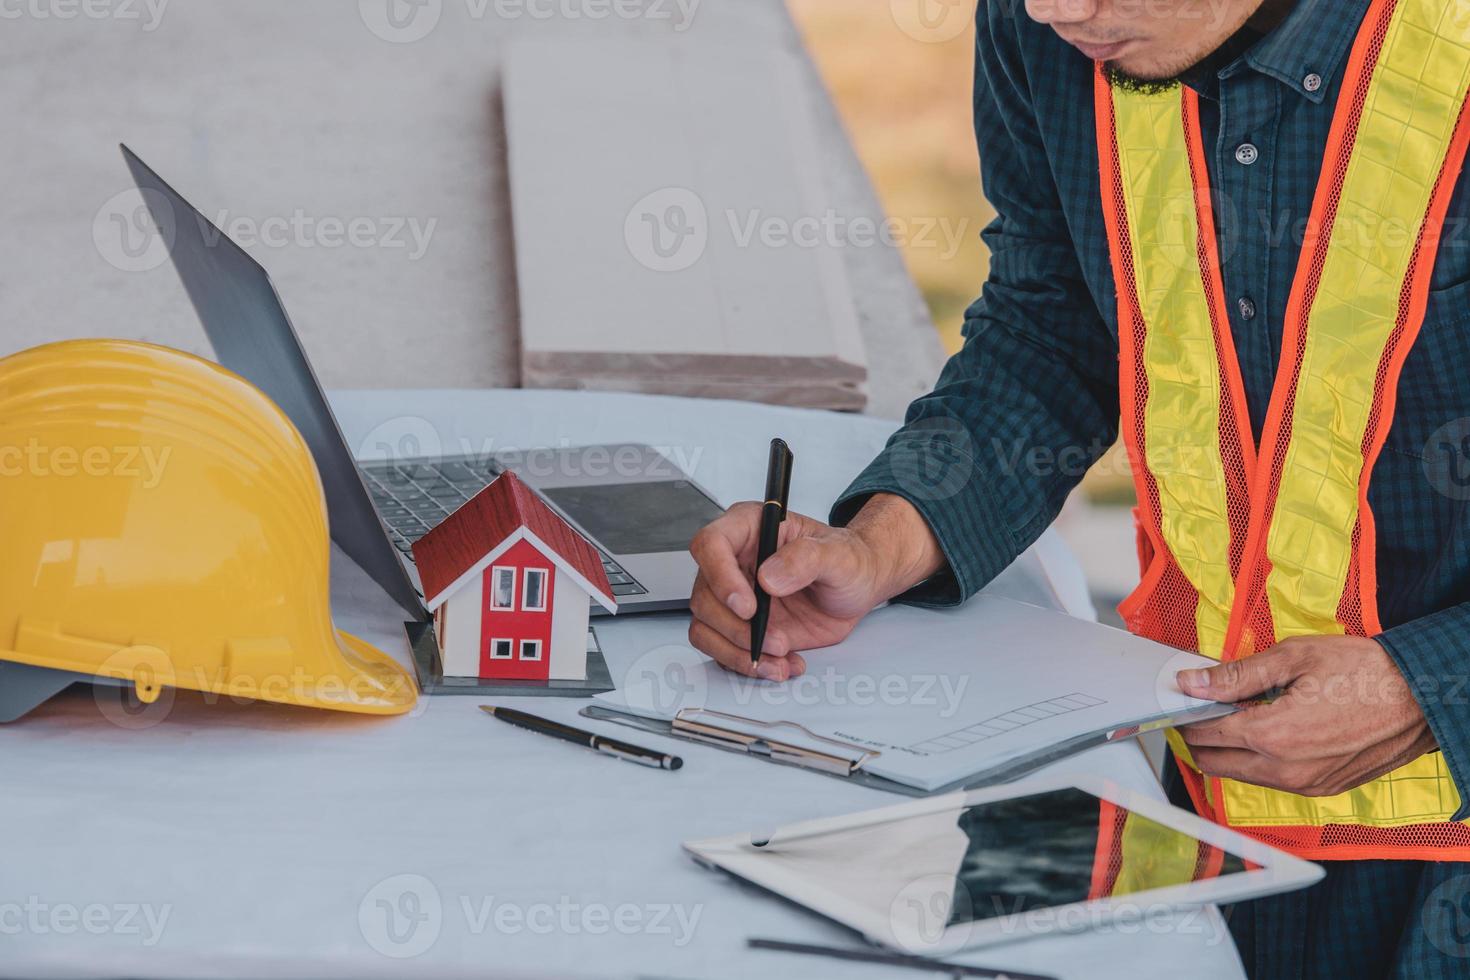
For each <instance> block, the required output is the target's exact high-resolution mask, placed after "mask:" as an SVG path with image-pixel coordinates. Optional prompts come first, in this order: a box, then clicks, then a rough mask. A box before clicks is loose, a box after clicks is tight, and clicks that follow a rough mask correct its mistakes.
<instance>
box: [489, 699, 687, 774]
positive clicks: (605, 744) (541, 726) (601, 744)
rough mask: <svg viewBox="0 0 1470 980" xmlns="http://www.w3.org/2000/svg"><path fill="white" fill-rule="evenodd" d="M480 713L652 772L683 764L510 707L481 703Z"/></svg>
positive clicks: (661, 754)
mask: <svg viewBox="0 0 1470 980" xmlns="http://www.w3.org/2000/svg"><path fill="white" fill-rule="evenodd" d="M480 710H481V711H483V712H485V713H486V714H487V715H493V716H494V717H496V718H499V719H500V720H501V721H504V722H508V723H509V724H512V725H515V726H516V727H517V728H524V729H526V730H527V731H532V732H540V733H541V734H542V735H550V736H551V737H552V738H559V739H562V740H564V741H567V742H574V743H576V744H577V745H581V746H584V747H586V748H589V749H595V750H596V751H598V752H601V753H603V754H604V755H610V756H614V757H615V758H618V759H623V760H625V761H627V762H636V763H638V764H639V765H640V766H651V767H652V768H654V769H679V768H682V767H683V765H684V760H683V759H681V758H679V757H678V756H677V755H668V754H666V753H664V752H655V751H654V750H653V749H645V748H640V747H639V746H637V745H633V744H632V743H630V742H620V741H618V740H617V739H615V738H608V737H607V736H605V735H598V734H595V733H593V732H586V731H583V730H582V729H580V728H573V727H572V726H571V725H563V724H562V723H561V722H559V721H552V720H551V719H550V718H539V717H537V716H536V715H528V714H526V713H525V712H524V711H517V710H515V709H514V708H497V707H495V706H494V705H489V704H482V705H480Z"/></svg>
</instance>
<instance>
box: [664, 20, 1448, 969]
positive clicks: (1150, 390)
mask: <svg viewBox="0 0 1470 980" xmlns="http://www.w3.org/2000/svg"><path fill="white" fill-rule="evenodd" d="M978 23H979V30H978V43H977V50H976V70H975V103H974V104H975V126H976V131H977V134H978V140H979V147H980V154H981V164H982V175H983V178H984V185H985V191H986V193H987V196H988V197H989V199H990V201H991V203H992V204H993V205H994V206H995V209H996V211H997V213H998V217H997V218H996V220H995V221H994V222H993V223H992V224H991V225H990V227H989V228H988V229H987V230H986V232H985V236H984V237H985V239H986V242H987V243H988V245H989V247H990V250H991V267H990V277H989V280H988V282H987V283H986V285H985V288H984V292H983V295H982V296H981V298H980V299H979V300H978V301H977V302H976V303H975V304H974V305H973V306H972V307H971V308H970V310H969V311H968V314H967V318H966V324H965V346H964V348H963V350H961V351H960V353H959V354H957V355H956V356H955V357H954V358H953V359H951V361H950V362H949V363H948V365H947V366H946V367H945V369H944V372H943V374H942V375H941V377H940V379H939V382H938V384H937V385H936V387H935V389H934V391H933V392H931V393H930V394H928V395H925V396H923V397H922V398H920V399H918V400H917V401H916V402H914V404H913V405H912V406H911V407H910V409H909V412H908V418H907V422H906V425H905V427H904V428H903V429H902V430H901V431H900V432H899V433H898V434H897V435H896V436H895V437H894V439H893V440H892V441H891V442H890V444H889V446H888V447H887V449H886V450H885V451H884V453H883V454H882V455H880V456H879V457H878V459H877V460H875V461H874V462H873V464H872V465H871V466H869V467H868V469H867V470H866V471H865V472H864V473H863V474H862V475H860V476H859V477H858V479H857V480H856V481H855V482H854V483H853V485H852V486H851V487H850V488H849V490H848V491H847V492H846V494H845V495H844V496H843V498H842V499H841V500H839V501H838V503H837V505H836V506H835V507H834V509H833V511H832V514H831V524H830V525H827V524H822V523H820V522H819V521H817V520H814V519H811V518H807V517H799V516H794V517H793V518H792V519H791V520H789V521H788V522H787V523H786V525H785V526H784V528H783V534H782V546H781V548H780V550H779V551H778V552H777V554H776V555H775V556H774V557H773V558H772V559H771V560H770V561H769V562H767V563H766V564H765V565H764V566H763V567H762V568H761V570H760V579H761V582H762V584H763V585H764V586H765V588H766V589H767V591H769V592H770V593H771V594H772V595H773V596H775V597H777V598H776V600H775V602H774V605H773V611H772V617H771V626H770V629H769V630H768V632H767V634H766V639H765V645H764V650H763V652H764V656H763V657H762V659H761V661H760V665H759V668H758V673H759V674H760V675H761V676H762V677H765V678H768V679H771V680H775V681H781V680H785V679H787V678H791V677H795V676H797V675H799V674H801V673H802V671H803V670H804V669H805V661H804V659H803V657H802V655H801V651H803V650H807V649H812V648H817V647H823V646H827V645H829V644H832V643H834V642H836V641H838V640H840V639H842V638H843V637H844V636H846V635H847V633H848V632H849V631H850V630H851V629H852V628H853V627H854V625H855V624H856V623H857V622H858V621H859V620H860V619H861V618H862V617H863V616H864V615H865V614H866V613H867V612H868V611H869V610H871V609H872V608H873V607H874V606H875V605H877V604H878V603H880V602H883V601H884V600H887V599H890V598H898V599H900V600H901V601H906V602H915V603H923V604H931V605H946V604H953V603H958V602H961V601H963V600H964V599H966V598H968V597H969V596H970V595H972V594H973V593H974V592H975V591H976V590H978V589H979V588H980V587H982V586H983V585H984V584H985V583H986V582H988V581H989V580H990V579H991V578H992V577H993V576H994V575H996V574H997V573H998V572H999V571H1001V570H1002V569H1003V568H1004V567H1005V566H1006V565H1007V564H1008V563H1009V562H1011V561H1012V560H1013V559H1014V558H1015V557H1016V556H1017V555H1018V554H1019V553H1020V552H1021V551H1022V550H1023V549H1024V548H1025V547H1026V546H1027V545H1029V544H1030V543H1031V542H1032V541H1034V540H1035V539H1036V538H1037V537H1038V536H1039V535H1040V534H1041V533H1042V531H1043V530H1044V529H1045V528H1046V527H1047V526H1048V525H1049V524H1050V523H1051V521H1052V520H1053V519H1054V517H1055V516H1056V514H1057V512H1058V510H1059V509H1060V507H1061V505H1062V502H1063V500H1064V498H1065V497H1066V495H1067V493H1068V491H1069V490H1071V489H1072V487H1073V486H1074V484H1075V483H1076V480H1077V479H1078V477H1079V476H1080V469H1081V468H1080V467H1073V468H1070V469H1069V468H1067V467H1060V466H1052V465H1034V461H1035V460H1065V459H1067V458H1068V455H1069V453H1070V454H1073V455H1075V454H1077V453H1078V451H1079V448H1078V447H1083V448H1084V449H1086V451H1087V458H1088V462H1089V464H1090V462H1091V461H1093V460H1095V458H1096V456H1097V454H1098V452H1099V451H1100V450H1099V449H1098V448H1097V447H1103V446H1107V445H1109V444H1110V443H1111V442H1112V441H1113V439H1114V438H1115V437H1116V435H1117V434H1118V432H1119V425H1120V423H1119V420H1120V418H1121V429H1122V435H1123V437H1124V440H1125V442H1126V443H1127V447H1128V450H1129V458H1130V461H1131V463H1132V467H1133V470H1134V474H1135V481H1136V485H1137V489H1138V495H1139V501H1140V506H1139V511H1138V516H1139V550H1140V559H1141V561H1142V563H1143V571H1144V574H1143V583H1142V585H1141V586H1140V587H1139V590H1138V591H1137V592H1135V593H1134V594H1133V595H1132V596H1130V597H1129V598H1128V600H1126V601H1125V602H1124V603H1123V605H1122V606H1121V607H1120V613H1121V614H1122V615H1123V617H1124V620H1125V621H1126V623H1127V624H1128V626H1129V628H1130V629H1132V630H1133V631H1135V632H1138V633H1140V634H1142V635H1145V636H1149V637H1152V638H1154V639H1158V640H1161V641H1163V642H1167V643H1171V644H1173V645H1175V646H1179V647H1183V648H1188V649H1195V650H1199V651H1200V652H1202V653H1205V654H1208V655H1209V656H1211V657H1214V658H1217V659H1220V660H1222V663H1221V665H1220V666H1218V667H1215V668H1213V669H1211V670H1208V671H1186V672H1183V673H1181V675H1180V683H1181V685H1183V686H1184V688H1185V689H1186V690H1187V691H1189V692H1190V693H1192V694H1196V695H1198V696H1200V697H1204V698H1210V699H1213V700H1219V701H1232V702H1235V701H1245V700H1248V699H1252V698H1256V697H1257V696H1259V695H1264V694H1266V693H1268V692H1271V691H1273V690H1275V689H1280V690H1281V692H1282V693H1281V694H1280V695H1279V696H1278V697H1276V698H1275V699H1274V700H1273V701H1271V703H1269V704H1259V705H1257V706H1253V707H1249V708H1247V709H1245V710H1243V711H1241V712H1239V713H1237V714H1236V715H1234V716H1232V717H1230V718H1228V719H1226V720H1223V721H1219V722H1212V723H1206V724H1202V725H1196V726H1191V727H1190V728H1187V729H1184V730H1183V731H1182V732H1177V733H1173V737H1172V738H1171V742H1172V744H1173V747H1174V749H1175V753H1174V755H1175V756H1176V757H1177V759H1174V760H1171V762H1170V765H1169V771H1168V773H1167V774H1166V775H1167V776H1168V782H1169V784H1170V791H1171V797H1172V798H1173V799H1175V801H1176V802H1178V803H1180V804H1181V805H1185V806H1188V805H1191V803H1192V804H1193V805H1194V806H1195V807H1196V808H1197V809H1198V810H1199V811H1200V812H1201V813H1204V814H1205V815H1207V816H1209V817H1211V818H1212V819H1215V820H1218V821H1221V822H1223V823H1226V824H1229V825H1231V826H1234V827H1236V828H1237V829H1239V830H1241V831H1242V832H1245V833H1250V834H1253V835H1255V836H1257V837H1259V838H1261V839H1263V840H1266V841H1268V842H1270V843H1273V844H1275V845H1277V846H1280V847H1285V848H1287V849H1290V850H1293V851H1295V852H1296V853H1298V854H1302V855H1303V856H1306V857H1309V858H1311V859H1314V860H1320V861H1322V862H1323V863H1324V864H1325V865H1326V867H1327V869H1328V876H1327V878H1326V879H1325V881H1324V882H1322V883H1321V884H1320V885H1318V886H1316V887H1314V888H1312V889H1310V890H1307V891H1304V892H1301V893H1297V894H1293V895H1287V896H1280V897H1277V898H1272V899H1266V900H1262V901H1258V902H1254V903H1250V904H1248V905H1243V906H1239V907H1237V908H1235V909H1233V910H1231V929H1232V932H1233V933H1234V935H1235V937H1236V940H1237V943H1238V945H1239V948H1240V950H1241V954H1242V957H1243V959H1244V961H1245V963H1246V965H1247V968H1248V969H1249V970H1250V972H1251V973H1252V974H1253V975H1257V976H1272V977H1277V976H1279V977H1300V976H1321V977H1343V976H1387V975H1392V976H1405V977H1408V976H1413V977H1422V976H1426V975H1450V974H1451V973H1454V972H1456V971H1462V972H1463V971H1465V970H1466V968H1467V967H1470V960H1467V959H1465V958H1463V957H1465V956H1466V955H1470V869H1467V867H1466V865H1465V864H1463V863H1462V862H1466V861H1470V827H1467V825H1466V824H1464V823H1462V822H1461V821H1463V820H1465V819H1466V818H1467V816H1470V808H1467V807H1465V806H1464V804H1463V803H1462V801H1463V800H1465V799H1467V797H1470V707H1467V700H1466V697H1467V695H1466V692H1465V690H1464V688H1465V684H1464V681H1465V677H1466V666H1465V665H1466V664H1467V657H1466V653H1467V651H1470V601H1467V600H1470V512H1467V504H1466V501H1467V500H1470V488H1467V486H1466V482H1467V481H1465V480H1464V479H1463V471H1462V469H1461V467H1460V464H1461V462H1462V461H1461V460H1460V459H1459V455H1460V454H1462V453H1467V448H1466V447H1467V446H1470V421H1467V420H1470V303H1467V300H1470V247H1467V242H1466V239H1465V235H1464V219H1465V216H1466V209H1467V207H1470V202H1467V201H1466V195H1465V193H1464V188H1465V185H1466V183H1467V182H1470V181H1467V179H1465V178H1462V177H1460V173H1461V166H1462V164H1463V161H1464V156H1465V150H1466V143H1467V142H1470V124H1467V119H1470V114H1467V113H1465V112H1463V109H1464V106H1465V102H1466V93H1467V91H1470V3H1466V2H1465V0H1264V2H1263V0H1147V2H1144V0H1027V2H1026V4H1025V9H1024V10H1022V9H1020V6H1019V5H1018V4H1017V3H1015V2H1014V0H989V2H983V3H982V4H981V9H980V12H979V18H978ZM1032 450H1040V451H1041V452H1039V453H1035V452H1032ZM758 518H759V510H758V506H757V505H754V504H742V505H739V506H737V507H734V508H732V509H731V510H730V512H729V513H728V514H727V515H726V516H724V517H723V518H721V519H720V520H719V521H717V522H715V523H714V524H713V525H711V526H710V527H709V528H707V529H706V530H705V531H704V532H703V533H702V534H700V536H699V537H698V538H697V539H696V540H695V542H694V544H693V546H692V550H693V552H694V555H695V557H696V558H697V560H698V562H699V565H700V575H699V579H698V582H697V583H696V587H695V592H694V596H693V604H692V607H693V613H694V619H693V623H692V625H691V627H690V639H691V642H693V643H694V645H695V646H697V647H698V648H699V649H700V650H702V651H704V652H705V653H707V654H708V655H709V656H711V657H713V658H714V659H716V660H717V661H719V662H720V663H721V664H723V665H725V666H726V667H728V668H730V669H731V670H737V671H741V672H749V671H750V670H751V667H750V663H749V655H748V652H747V650H746V644H747V643H748V637H749V635H750V634H749V626H748V624H747V622H746V620H747V618H748V617H749V616H750V615H751V613H752V612H753V610H754V608H755V599H754V595H753V594H752V591H751V583H750V579H749V576H750V574H751V569H752V566H753V564H754V552H755V546H756V528H757V522H758Z"/></svg>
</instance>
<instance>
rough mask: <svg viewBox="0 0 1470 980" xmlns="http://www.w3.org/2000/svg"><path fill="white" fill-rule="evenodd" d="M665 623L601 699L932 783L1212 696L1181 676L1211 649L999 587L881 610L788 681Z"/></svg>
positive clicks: (913, 782) (810, 657) (809, 658)
mask: <svg viewBox="0 0 1470 980" xmlns="http://www.w3.org/2000/svg"><path fill="white" fill-rule="evenodd" d="M668 628H669V629H670V631H671V635H670V636H669V637H668V640H669V642H668V643H667V644H666V645H663V646H660V647H658V648H656V649H654V650H651V651H650V652H648V653H647V654H645V656H644V658H643V659H642V660H640V661H639V664H638V668H637V669H636V670H635V671H633V672H630V674H629V675H628V676H627V677H626V679H625V683H624V684H623V686H622V687H621V688H620V689H619V690H618V691H615V692H610V693H608V694H603V695H599V696H598V700H599V701H601V702H602V703H604V704H606V705H608V706H609V707H613V708H618V709H621V710H625V711H628V712H629V713H632V714H637V715H641V716H643V717H648V718H657V719H660V720H665V721H667V720H672V719H673V718H674V716H675V715H676V714H678V713H679V712H680V711H684V712H685V716H684V717H686V718H688V717H696V718H699V719H701V720H705V721H710V722H713V723H716V724H718V725H720V726H721V727H724V728H728V729H730V730H732V731H740V732H744V733H747V734H763V735H766V736H768V737H769V738H771V739H773V740H776V741H780V742H786V743H793V744H797V745H801V746H803V747H808V748H820V749H822V750H824V751H829V752H832V753H833V754H841V755H844V756H845V757H849V758H853V759H857V758H859V757H861V755H862V750H868V751H871V752H876V753H877V754H876V755H873V756H869V757H868V758H867V759H866V760H864V762H863V765H862V768H863V769H864V770H865V771H867V772H869V773H872V774H873V775H876V776H882V777H884V778H887V779H890V780H893V781H895V782H898V783H901V784H903V785H906V786H911V787H914V788H916V789H920V790H926V791H927V790H934V789H937V788H939V787H942V786H946V785H949V784H950V783H953V782H955V781H957V780H962V779H965V778H967V777H969V776H971V775H973V774H976V773H981V772H984V771H986V770H989V769H992V768H994V767H997V766H1000V765H1003V764H1005V763H1006V762H1009V761H1012V760H1015V759H1018V758H1020V757H1022V756H1026V755H1029V754H1031V753H1033V752H1036V751H1037V750H1040V749H1045V748H1047V747H1050V746H1054V745H1057V744H1059V743H1061V742H1064V741H1066V740H1067V739H1070V738H1075V737H1078V736H1083V735H1086V734H1088V733H1092V732H1101V731H1108V730H1111V729H1116V728H1122V727H1126V726H1129V725H1134V724H1139V723H1141V722H1145V721H1150V720H1153V719H1157V718H1160V717H1169V716H1174V715H1178V714H1182V713H1184V712H1187V711H1190V710H1192V709H1195V708H1200V707H1204V706H1207V705H1208V704H1210V702H1206V701H1200V700H1196V699H1194V698H1191V697H1188V696H1186V695H1185V694H1183V693H1182V692H1181V691H1180V690H1179V687H1178V684H1177V682H1176V681H1175V673H1176V672H1177V671H1179V670H1182V669H1184V668H1187V667H1205V666H1210V665H1211V664H1212V663H1213V662H1212V661H1210V660H1207V659H1206V658H1204V657H1200V656H1196V655H1194V654H1189V653H1183V652H1181V651H1178V650H1175V649H1173V648H1171V647H1166V646H1163V645H1161V644H1158V643H1154V642H1152V641H1150V640H1145V639H1141V638H1139V637H1136V636H1133V635H1131V634H1129V633H1126V632H1124V631H1122V630H1117V629H1113V628H1111V627H1108V626H1101V625H1099V624H1097V623H1089V622H1085V621H1083V620H1079V619H1073V618H1071V617H1069V616H1066V615H1064V614H1061V613H1057V612H1051V611H1048V610H1045V609H1040V608H1037V607H1035V606H1029V605H1026V604H1024V603H1019V602H1015V601H1012V600H1010V599H1005V598H1000V597H997V596H990V595H980V596H977V597H976V598H974V599H972V600H971V601H970V602H968V603H966V604H965V605H964V606H961V607H959V608H958V609H953V610H932V609H919V608H916V607H913V606H890V607H887V608H884V609H880V610H878V611H877V612H874V613H873V614H871V615H870V616H868V618H867V619H865V620H863V622H862V623H861V624H860V625H859V626H858V628H857V629H856V630H855V631H854V632H853V634H852V636H850V637H849V638H848V639H847V640H846V641H844V642H842V643H840V644H838V645H836V646H834V647H829V648H826V649H824V650H817V651H811V652H809V653H807V654H805V655H804V656H805V658H806V662H807V672H806V674H805V675H804V676H802V677H800V678H797V679H796V680H793V681H788V682H785V683H774V682H770V681H761V680H754V679H751V678H747V677H743V676H741V675H738V674H734V673H731V672H729V671H726V670H724V669H722V668H720V667H718V666H717V665H715V664H713V663H712V662H710V661H708V660H707V659H705V658H704V657H703V656H701V655H700V654H699V653H697V652H696V651H694V650H692V649H690V648H689V647H688V645H687V643H685V642H683V640H682V634H683V630H684V626H683V624H682V623H680V622H679V621H678V620H671V621H669V623H668ZM674 630H677V631H678V633H677V634H673V632H672V631H674ZM710 712H719V713H721V714H722V715H733V716H737V718H738V719H746V720H748V721H739V720H734V719H731V718H725V717H715V716H712V715H711V714H710ZM760 723H766V724H767V725H769V724H772V723H785V724H784V727H781V728H777V729H770V728H766V727H763V726H762V725H761V724H760ZM794 725H801V726H802V727H803V728H805V729H806V730H807V731H808V732H810V733H811V734H812V735H813V736H817V737H818V738H822V739H836V740H838V741H840V742H842V743H844V744H845V745H847V746H852V747H855V748H854V749H848V750H838V749H837V748H836V747H834V746H832V745H831V744H830V743H825V742H820V741H817V740H816V739H813V738H808V737H805V736H803V735H802V734H801V732H800V731H799V730H798V729H796V728H795V727H794Z"/></svg>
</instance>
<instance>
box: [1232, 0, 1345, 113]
mask: <svg viewBox="0 0 1470 980" xmlns="http://www.w3.org/2000/svg"><path fill="white" fill-rule="evenodd" d="M1369 2H1370V0H1297V5H1296V7H1295V8H1294V9H1293V10H1292V12H1291V13H1289V14H1287V16H1286V19H1285V20H1283V21H1282V22H1281V23H1280V24H1278V25H1277V26H1276V29H1275V30H1273V31H1272V32H1271V33H1270V34H1267V35H1266V36H1265V37H1263V38H1262V39H1261V40H1260V43H1258V44H1256V45H1255V46H1254V47H1252V48H1251V49H1250V50H1249V51H1248V52H1246V54H1245V57H1244V59H1242V60H1243V61H1244V62H1245V63H1246V64H1248V65H1249V66H1250V67H1252V68H1254V69H1255V70H1256V71H1258V72H1261V73H1262V74H1265V75H1270V76H1271V77H1272V78H1275V79H1277V80H1278V81H1280V82H1281V83H1282V84H1283V85H1285V86H1286V87H1287V88H1289V89H1291V90H1292V91H1294V92H1296V93H1298V94H1300V95H1302V96H1305V97H1306V98H1307V99H1310V100H1311V101H1312V102H1316V103H1320V102H1321V101H1322V100H1323V99H1325V98H1326V97H1327V91H1328V89H1330V88H1331V87H1332V80H1333V78H1334V77H1335V76H1336V75H1337V72H1338V70H1339V69H1340V68H1341V67H1342V64H1343V62H1344V61H1345V60H1346V59H1347V53H1348V51H1349V50H1351V48H1352V46H1353V41H1354V39H1356V38H1357V36H1358V29H1359V28H1360V27H1361V26H1362V23H1363V18H1364V17H1365V16H1367V13H1368V4H1369ZM1239 64H1240V62H1236V63H1235V64H1234V65H1231V66H1230V67H1227V68H1226V69H1225V70H1224V71H1222V72H1221V73H1220V77H1221V78H1225V77H1228V76H1229V75H1231V74H1234V72H1235V71H1237V70H1239V69H1238V66H1239ZM1313 76H1315V79H1314V81H1313V83H1308V81H1307V80H1308V79H1309V78H1313Z"/></svg>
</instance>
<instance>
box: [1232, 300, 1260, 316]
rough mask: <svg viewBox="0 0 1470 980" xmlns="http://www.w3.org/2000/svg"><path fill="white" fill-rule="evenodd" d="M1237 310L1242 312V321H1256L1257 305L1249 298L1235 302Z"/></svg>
mask: <svg viewBox="0 0 1470 980" xmlns="http://www.w3.org/2000/svg"><path fill="white" fill-rule="evenodd" d="M1235 308H1236V309H1237V310H1239V311H1240V318H1241V319H1242V320H1254V319H1255V318H1256V303H1255V300H1253V299H1251V298H1250V297H1249V296H1242V297H1241V298H1240V299H1238V300H1236V301H1235Z"/></svg>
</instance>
